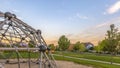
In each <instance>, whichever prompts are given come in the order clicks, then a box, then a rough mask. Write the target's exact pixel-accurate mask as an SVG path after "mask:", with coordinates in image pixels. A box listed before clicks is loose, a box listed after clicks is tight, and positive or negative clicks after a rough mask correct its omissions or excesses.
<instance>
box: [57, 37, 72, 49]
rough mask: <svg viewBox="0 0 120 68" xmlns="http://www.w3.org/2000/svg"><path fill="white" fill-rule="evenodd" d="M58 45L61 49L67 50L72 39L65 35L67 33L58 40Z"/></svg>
mask: <svg viewBox="0 0 120 68" xmlns="http://www.w3.org/2000/svg"><path fill="white" fill-rule="evenodd" d="M58 45H59V49H60V50H63V51H65V50H67V49H68V47H69V45H70V40H68V38H67V37H65V35H62V36H61V37H60V38H59V40H58Z"/></svg>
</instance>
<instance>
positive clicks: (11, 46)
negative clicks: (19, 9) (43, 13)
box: [0, 12, 57, 68]
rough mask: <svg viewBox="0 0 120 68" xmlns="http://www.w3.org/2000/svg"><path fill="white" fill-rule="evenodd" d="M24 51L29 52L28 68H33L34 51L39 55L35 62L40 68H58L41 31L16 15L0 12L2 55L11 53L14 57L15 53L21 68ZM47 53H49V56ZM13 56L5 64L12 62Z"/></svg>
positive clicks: (0, 47) (0, 45)
mask: <svg viewBox="0 0 120 68" xmlns="http://www.w3.org/2000/svg"><path fill="white" fill-rule="evenodd" d="M23 50H25V51H27V52H28V60H26V62H27V63H28V68H32V67H31V63H33V62H32V61H33V59H31V57H30V54H31V52H34V51H36V52H37V55H39V57H38V58H37V59H35V61H34V62H35V63H38V68H57V66H56V63H55V60H54V57H53V56H52V54H51V52H50V48H49V47H48V46H47V44H46V42H45V40H44V39H43V37H42V36H41V31H40V30H36V29H34V28H32V27H31V26H29V25H28V24H26V23H24V22H23V21H21V20H20V19H18V18H17V17H16V15H15V14H12V13H10V12H6V13H3V12H0V51H1V52H0V54H1V53H2V54H3V52H4V51H10V52H9V53H11V55H12V51H14V52H15V53H16V56H17V62H16V63H17V64H18V68H20V67H21V65H20V64H21V60H20V59H21V58H22V57H21V54H20V51H23ZM46 51H48V53H47V54H46ZM36 52H35V53H36ZM3 55H4V54H3ZM11 55H9V56H8V57H9V58H8V57H7V58H6V61H5V62H7V63H10V61H8V60H10V57H11Z"/></svg>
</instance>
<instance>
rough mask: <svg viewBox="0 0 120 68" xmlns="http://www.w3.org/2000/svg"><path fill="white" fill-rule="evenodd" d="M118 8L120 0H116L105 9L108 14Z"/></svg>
mask: <svg viewBox="0 0 120 68" xmlns="http://www.w3.org/2000/svg"><path fill="white" fill-rule="evenodd" d="M119 10H120V1H118V2H116V3H115V4H113V5H112V6H110V7H109V8H108V9H107V13H108V14H114V13H116V12H118V11H119Z"/></svg>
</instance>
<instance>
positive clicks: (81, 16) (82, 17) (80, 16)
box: [76, 13, 88, 19]
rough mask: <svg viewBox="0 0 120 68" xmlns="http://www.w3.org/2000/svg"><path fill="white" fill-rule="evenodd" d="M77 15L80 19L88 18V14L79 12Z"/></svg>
mask: <svg viewBox="0 0 120 68" xmlns="http://www.w3.org/2000/svg"><path fill="white" fill-rule="evenodd" d="M76 17H78V18H79V19H88V16H85V15H84V16H83V15H80V14H79V13H77V14H76Z"/></svg>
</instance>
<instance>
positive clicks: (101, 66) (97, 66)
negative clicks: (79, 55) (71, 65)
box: [54, 56, 120, 68]
mask: <svg viewBox="0 0 120 68" xmlns="http://www.w3.org/2000/svg"><path fill="white" fill-rule="evenodd" d="M54 57H55V59H56V60H64V61H71V62H75V63H78V64H83V65H87V66H92V67H94V68H120V66H118V65H111V64H105V63H99V62H93V61H86V60H78V59H71V58H65V57H62V56H54Z"/></svg>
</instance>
